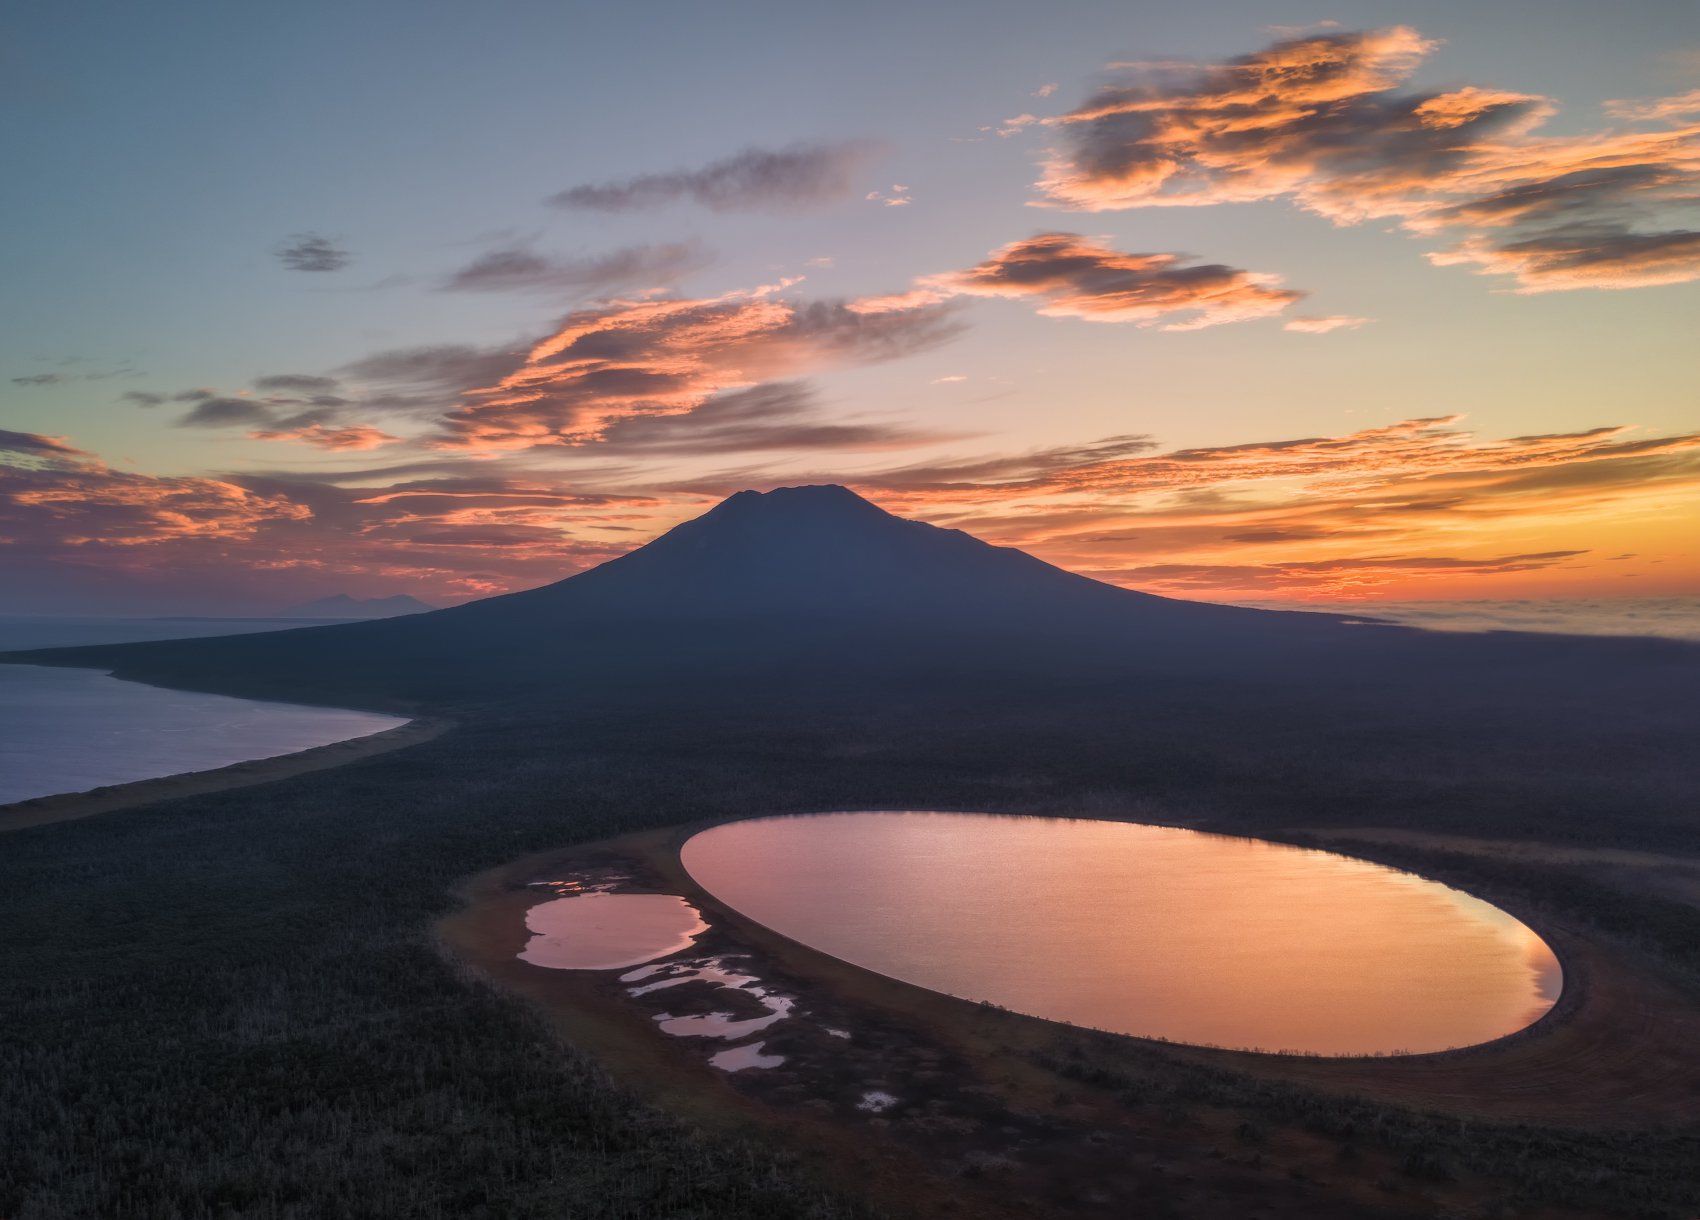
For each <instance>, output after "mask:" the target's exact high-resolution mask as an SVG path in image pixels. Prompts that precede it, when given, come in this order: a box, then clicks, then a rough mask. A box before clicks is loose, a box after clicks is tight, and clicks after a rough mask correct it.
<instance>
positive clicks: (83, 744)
mask: <svg viewBox="0 0 1700 1220" xmlns="http://www.w3.org/2000/svg"><path fill="white" fill-rule="evenodd" d="M405 723H407V722H406V720H404V719H402V718H400V717H396V716H384V715H380V714H378V713H376V712H357V711H349V710H345V709H341V708H325V707H303V706H300V705H298V704H293V703H262V702H259V701H256V700H252V699H233V698H229V697H227V696H224V695H203V694H196V693H193V692H188V691H174V690H164V689H162V688H160V687H155V686H143V685H141V684H140V683H136V682H122V681H119V680H118V679H116V678H113V677H111V676H109V675H108V674H107V673H106V672H105V671H103V670H98V669H59V668H53V667H49V666H43V665H0V804H7V803H10V802H12V801H21V800H26V799H28V798H30V797H36V796H51V795H54V794H57V793H62V792H86V791H87V790H88V789H90V788H98V787H103V786H105V785H107V784H126V783H130V782H131V781H133V780H139V779H157V778H159V777H161V776H165V775H177V774H180V773H182V772H185V771H208V770H212V769H213V768H216V767H228V766H230V765H231V764H232V763H239V762H249V761H252V760H254V759H259V758H273V757H276V756H277V755H279V754H293V753H295V752H296V751H298V750H306V749H310V748H311V747H313V746H323V745H329V744H330V743H332V742H335V741H344V740H347V739H348V738H352V737H365V736H368V735H370V734H372V733H381V732H383V731H384V730H385V729H392V728H395V727H397V726H398V725H402V724H405Z"/></svg>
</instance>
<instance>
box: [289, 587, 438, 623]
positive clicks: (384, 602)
mask: <svg viewBox="0 0 1700 1220" xmlns="http://www.w3.org/2000/svg"><path fill="white" fill-rule="evenodd" d="M435 609H436V607H435V606H432V605H429V604H427V603H425V602H422V601H420V600H419V599H418V598H417V597H409V596H408V595H407V594H405V593H397V594H395V595H394V596H392V597H350V596H349V595H348V594H346V593H333V594H331V596H329V597H319V598H314V599H313V600H312V601H310V602H302V603H301V604H300V605H298V606H291V607H290V608H289V609H287V610H285V611H284V612H283V615H282V617H284V618H395V617H396V616H397V615H401V614H424V613H426V612H428V611H431V610H435Z"/></svg>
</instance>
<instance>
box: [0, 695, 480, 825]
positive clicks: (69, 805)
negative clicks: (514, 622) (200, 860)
mask: <svg viewBox="0 0 1700 1220" xmlns="http://www.w3.org/2000/svg"><path fill="white" fill-rule="evenodd" d="M453 727H454V722H453V721H452V720H432V719H418V720H409V721H408V722H407V723H406V724H398V725H397V726H396V727H395V728H393V729H384V730H383V731H382V732H378V733H372V734H369V735H368V736H365V737H351V738H348V739H346V740H343V741H333V742H330V743H329V744H328V745H322V746H313V747H311V748H309V749H306V750H297V751H296V752H295V753H293V754H279V755H277V756H276V757H274V758H255V759H250V760H249V761H247V762H239V763H232V764H231V765H230V766H228V767H218V768H215V769H213V770H210V771H184V772H181V773H179V774H177V775H162V776H159V777H157V778H155V779H139V780H135V781H134V782H132V783H128V784H112V785H109V786H107V787H104V788H92V789H90V790H89V791H87V792H64V793H60V794H58V795H56V796H37V797H31V798H30V799H29V800H24V801H17V802H15V803H13V804H10V805H0V834H3V833H5V832H6V831H9V830H23V829H25V828H26V827H30V826H45V825H47V824H49V823H52V822H71V821H75V820H76V819H78V818H86V817H93V816H94V815H95V814H98V813H117V812H120V811H121V810H126V809H135V808H139V807H141V806H143V805H153V804H157V803H158V802H160V801H169V800H175V799H177V798H178V797H185V796H204V795H205V794H207V793H209V792H223V791H226V790H227V789H231V788H246V787H249V786H250V785H253V784H265V783H270V782H271V781H273V780H279V779H289V778H291V777H292V776H296V775H305V774H307V773H308V772H309V771H324V770H327V769H329V768H331V767H340V766H342V765H343V764H345V763H351V762H356V761H358V760H359V759H362V758H370V757H371V756H372V755H374V754H385V753H388V752H389V751H391V750H400V749H404V748H406V747H407V746H414V745H419V744H421V743H422V742H427V741H430V740H432V739H433V738H436V737H441V736H442V735H443V734H444V733H446V732H448V731H449V730H450V729H451V728H453Z"/></svg>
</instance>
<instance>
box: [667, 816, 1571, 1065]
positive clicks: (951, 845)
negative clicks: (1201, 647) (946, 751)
mask: <svg viewBox="0 0 1700 1220" xmlns="http://www.w3.org/2000/svg"><path fill="white" fill-rule="evenodd" d="M681 854H682V858H683V861H684V865H685V868H686V869H687V870H688V871H689V872H690V874H691V876H692V877H693V878H694V879H695V880H696V881H697V883H698V884H700V885H701V886H702V887H703V889H705V890H707V891H708V892H709V893H710V894H712V895H714V897H716V898H718V899H719V900H720V901H722V902H724V903H725V904H726V905H728V906H730V907H732V908H733V909H735V910H737V911H739V912H741V913H742V914H744V915H746V916H748V917H750V918H751V919H754V920H756V921H757V922H759V923H762V924H764V925H766V926H767V927H770V928H772V929H773V930H774V931H776V932H779V933H781V934H783V935H785V936H788V937H790V938H792V939H794V940H797V941H801V942H802V943H804V944H806V945H809V946H811V947H813V948H816V949H819V950H821V951H823V952H825V953H829V954H831V955H833V956H834V957H838V958H841V959H843V960H845V961H848V962H852V963H854V964H856V965H858V966H863V967H866V968H867V969H870V970H875V971H878V972H880V973H881V974H886V975H890V976H892V977H894V978H898V979H902V980H904V981H907V982H910V983H915V984H918V985H920V986H923V987H927V988H931V989H932V990H935V991H942V992H946V993H948V994H950V995H955V996H961V997H964V998H967V999H972V1000H984V1001H987V1002H990V1003H993V1004H997V1005H999V1006H1001V1007H1004V1008H1009V1009H1012V1010H1014V1011H1016V1012H1022V1013H1027V1014H1030V1015H1033V1016H1039V1017H1048V1018H1051V1019H1053V1020H1057V1021H1066V1022H1069V1023H1071V1024H1075V1025H1082V1026H1090V1027H1095V1028H1099V1029H1106V1030H1112V1031H1115V1032H1117V1033H1126V1034H1136V1035H1140V1036H1143V1037H1157V1038H1167V1039H1170V1040H1172V1041H1177V1042H1191V1043H1204V1044H1210V1045H1216V1046H1227V1047H1239V1048H1250V1049H1257V1050H1266V1051H1292V1052H1305V1053H1312V1054H1325V1055H1361V1054H1397V1053H1413V1052H1422V1051H1436V1050H1444V1049H1446V1048H1449V1047H1457V1046H1468V1045H1472V1044H1475V1043H1479V1042H1485V1041H1489V1040H1491V1039H1493V1038H1497V1037H1500V1036H1502V1035H1505V1034H1509V1033H1512V1032H1514V1031H1516V1030H1519V1029H1522V1028H1524V1027H1525V1026H1527V1025H1529V1024H1531V1023H1533V1022H1534V1021H1536V1020H1538V1019H1539V1018H1540V1017H1541V1016H1542V1015H1543V1014H1544V1013H1545V1012H1546V1011H1547V1010H1548V1009H1549V1008H1551V1007H1552V1005H1553V1003H1554V1001H1555V1000H1556V999H1557V997H1558V993H1559V989H1560V985H1561V979H1562V976H1561V972H1560V969H1559V965H1558V962H1557V960H1556V959H1555V958H1554V956H1553V954H1552V952H1551V950H1550V949H1549V948H1548V947H1547V946H1546V944H1545V943H1544V942H1543V941H1542V940H1541V939H1540V938H1539V937H1538V936H1536V935H1535V934H1534V932H1532V931H1531V930H1530V929H1529V928H1528V927H1526V926H1525V925H1523V924H1522V923H1520V922H1519V921H1518V920H1516V919H1514V918H1512V917H1511V916H1510V915H1508V914H1506V913H1505V912H1504V911H1501V910H1499V909H1498V908H1496V907H1494V906H1491V905H1489V904H1488V903H1486V902H1483V901H1481V900H1480V899H1477V898H1473V897H1471V896H1470V895H1468V894H1464V893H1461V892H1460V891H1458V890H1455V889H1452V888H1450V887H1448V886H1445V885H1441V884H1440V883H1438V882H1434V881H1429V880H1425V879H1423V878H1420V877H1415V876H1412V875H1410V874H1408V873H1401V872H1398V871H1396V870H1394V869H1390V868H1385V867H1383V866H1381V865H1377V864H1371V863H1368V862H1366V861H1362V860H1353V859H1349V858H1347V857H1345V856H1339V855H1334V854H1332V853H1328V852H1321V851H1312V850H1307V849H1303V848H1296V847H1289V846H1285V845H1281V844H1275V843H1267V842H1263V841H1261V840H1255V839H1237V838H1230V837H1227V836H1223V835H1214V834H1204V833H1200V832H1197V831H1190V830H1179V829H1172V828H1168V827H1160V826H1142V825H1133V824H1129V823H1124V822H1101V821H1079V820H1071V819H1057V818H1038V817H1010V816H1004V815H992V814H971V813H932V812H879V813H832V814H814V815H808V816H800V817H786V818H759V819H752V820H748V821H742V822H731V823H727V824H725V825H722V826H716V827H713V828H711V829H709V830H705V831H703V832H702V833H700V834H697V835H695V836H693V837H692V838H691V839H690V840H689V841H687V842H686V843H685V845H684V848H683V850H682V853H681Z"/></svg>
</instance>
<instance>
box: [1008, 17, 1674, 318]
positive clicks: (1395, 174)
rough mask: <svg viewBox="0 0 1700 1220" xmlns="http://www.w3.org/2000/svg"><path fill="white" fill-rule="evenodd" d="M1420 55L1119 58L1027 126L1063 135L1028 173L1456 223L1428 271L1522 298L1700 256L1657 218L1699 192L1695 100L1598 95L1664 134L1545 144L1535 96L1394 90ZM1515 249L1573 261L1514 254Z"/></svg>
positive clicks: (1664, 274) (1614, 110)
mask: <svg viewBox="0 0 1700 1220" xmlns="http://www.w3.org/2000/svg"><path fill="white" fill-rule="evenodd" d="M1437 45H1438V44H1437V43H1436V42H1435V41H1434V40H1431V39H1427V38H1424V37H1423V36H1422V35H1421V34H1419V33H1418V32H1417V31H1415V30H1413V29H1411V28H1409V27H1406V26H1396V27H1392V28H1389V29H1383V30H1370V31H1361V32H1352V33H1329V34H1319V35H1311V36H1304V37H1296V38H1291V39H1287V40H1284V41H1281V42H1278V43H1276V44H1275V45H1274V46H1271V47H1269V48H1267V49H1266V50H1264V51H1260V52H1257V53H1256V54H1252V55H1247V56H1242V57H1240V58H1238V59H1234V60H1230V61H1227V62H1225V63H1220V64H1204V65H1173V64H1163V65H1134V66H1131V69H1130V72H1131V74H1129V75H1124V76H1123V77H1122V78H1121V79H1119V80H1117V81H1116V82H1114V83H1112V84H1110V85H1108V86H1106V87H1104V88H1102V89H1100V90H1099V91H1098V92H1097V93H1095V94H1094V95H1093V96H1092V97H1091V98H1089V99H1088V100H1087V101H1086V102H1085V103H1083V104H1082V105H1080V106H1078V107H1076V108H1075V109H1074V110H1072V111H1070V112H1068V113H1066V114H1062V115H1057V116H1054V117H1052V118H1048V119H1043V120H1036V121H1038V122H1042V123H1044V124H1045V125H1047V126H1049V127H1050V128H1052V129H1053V130H1055V131H1056V132H1057V133H1058V135H1059V136H1060V137H1061V138H1062V140H1063V142H1064V147H1063V148H1061V149H1059V150H1056V151H1055V152H1053V154H1052V156H1051V157H1050V159H1049V160H1048V161H1047V163H1046V166H1045V170H1044V173H1043V176H1042V177H1041V179H1040V181H1039V184H1038V185H1039V189H1040V190H1041V192H1042V193H1043V195H1044V201H1043V202H1044V203H1045V204H1047V205H1049V206H1053V207H1063V208H1071V209H1075V210H1081V211H1104V210H1116V209H1125V208H1139V207H1154V206H1171V207H1187V206H1200V205H1209V204H1219V203H1244V202H1251V201H1256V200H1268V199H1278V198H1286V199H1290V200H1292V201H1293V202H1295V203H1296V204H1298V205H1299V206H1300V207H1302V208H1304V209H1306V210H1308V211H1311V212H1315V213H1317V214H1319V215H1322V216H1324V217H1327V218H1328V219H1330V220H1332V221H1333V222H1334V223H1336V224H1355V223H1359V222H1362V221H1365V220H1370V219H1376V218H1391V219H1395V220H1398V221H1399V222H1400V223H1402V224H1403V225H1405V226H1406V227H1407V228H1409V229H1410V230H1411V231H1412V232H1415V233H1420V234H1424V235H1445V234H1448V233H1450V232H1453V231H1456V230H1460V229H1462V230H1465V231H1466V233H1465V235H1464V237H1463V239H1462V240H1461V241H1460V243H1459V244H1457V245H1456V246H1455V247H1454V248H1453V249H1452V250H1450V251H1442V252H1441V253H1440V254H1439V255H1438V256H1436V261H1437V262H1440V263H1442V264H1443V265H1451V264H1453V263H1465V264H1471V265H1474V266H1477V267H1478V268H1480V269H1481V270H1482V271H1483V273H1484V274H1503V275H1511V276H1515V277H1516V278H1517V280H1518V283H1519V288H1520V290H1521V291H1542V290H1547V289H1563V288H1576V287H1599V288H1629V287H1642V286H1645V285H1649V284H1664V283H1675V282H1681V281H1687V280H1693V279H1697V278H1700V250H1696V249H1694V248H1691V247H1690V246H1689V245H1687V244H1686V243H1685V242H1683V241H1681V240H1678V239H1679V238H1681V237H1683V236H1685V235H1686V233H1687V231H1686V230H1681V231H1679V230H1674V229H1673V228H1672V227H1671V223H1670V220H1669V217H1670V216H1672V215H1674V214H1675V213H1677V212H1679V211H1681V210H1682V209H1684V208H1686V207H1688V206H1689V205H1690V204H1691V203H1692V200H1693V199H1694V198H1695V196H1696V194H1697V193H1700V121H1696V117H1695V116H1697V115H1700V103H1697V102H1696V100H1695V99H1696V97H1700V94H1697V93H1694V92H1690V93H1687V94H1683V95H1681V96H1678V97H1673V98H1664V99H1658V100H1654V101H1649V102H1625V101H1616V102H1611V103H1608V107H1607V109H1608V112H1609V113H1610V114H1612V115H1613V116H1614V117H1617V118H1621V119H1627V120H1630V121H1634V122H1664V123H1667V124H1670V125H1671V126H1670V127H1669V128H1668V129H1667V130H1661V131H1640V130H1610V131H1604V132H1597V133H1592V134H1587V135H1581V136H1544V135H1541V134H1539V128H1540V127H1541V125H1542V124H1543V123H1545V122H1546V120H1547V119H1548V118H1550V117H1551V116H1552V115H1553V114H1554V113H1555V112H1556V110H1557V106H1556V104H1555V103H1554V102H1553V101H1552V100H1551V99H1548V98H1545V97H1540V96H1536V95H1533V94H1525V93H1518V92H1514V91H1510V90H1504V89H1496V88H1486V87H1480V86H1464V87H1461V88H1456V89H1450V90H1435V91H1427V92H1423V91H1410V90H1405V89H1403V88H1402V86H1403V85H1404V83H1405V82H1406V80H1407V79H1408V78H1409V77H1410V75H1411V74H1412V72H1413V71H1414V69H1415V68H1416V66H1417V64H1418V63H1419V62H1420V61H1421V60H1422V59H1423V58H1424V57H1425V56H1427V55H1428V54H1429V53H1430V52H1432V51H1433V50H1434V49H1435V48H1436V46H1437ZM1472 230H1473V231H1474V232H1471V231H1472ZM1506 230H1509V231H1510V232H1509V235H1508V236H1501V235H1497V234H1496V232H1495V231H1501V232H1503V231H1506ZM1530 243H1534V244H1535V245H1536V246H1537V247H1544V246H1546V245H1552V246H1558V247H1567V248H1569V249H1570V250H1571V251H1573V252H1574V253H1575V257H1574V258H1573V259H1571V258H1566V257H1564V256H1562V254H1561V256H1560V257H1558V258H1557V259H1550V258H1548V257H1547V256H1546V254H1545V253H1544V252H1543V251H1542V250H1541V249H1537V252H1536V253H1535V254H1534V255H1533V256H1531V255H1530V254H1529V253H1528V252H1527V250H1526V249H1523V250H1520V249H1519V247H1527V246H1528V245H1529V244H1530ZM1650 245H1656V246H1657V247H1658V250H1659V252H1658V253H1657V255H1656V256H1650V255H1649V246H1650ZM1584 265H1585V267H1586V270H1585V272H1579V271H1578V268H1579V267H1582V266H1584Z"/></svg>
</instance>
